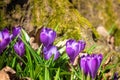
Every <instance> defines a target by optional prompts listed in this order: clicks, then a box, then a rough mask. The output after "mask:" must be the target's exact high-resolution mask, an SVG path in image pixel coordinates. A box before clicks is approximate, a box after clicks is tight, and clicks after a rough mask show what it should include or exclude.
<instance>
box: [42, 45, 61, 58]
mask: <svg viewBox="0 0 120 80" xmlns="http://www.w3.org/2000/svg"><path fill="white" fill-rule="evenodd" d="M43 53H44V57H45V59H46V60H49V59H50V58H51V56H52V55H54V60H56V59H58V57H59V56H60V53H59V52H58V50H57V47H56V46H49V47H44V48H43Z"/></svg>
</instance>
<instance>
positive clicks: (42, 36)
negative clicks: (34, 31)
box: [40, 33, 49, 46]
mask: <svg viewBox="0 0 120 80" xmlns="http://www.w3.org/2000/svg"><path fill="white" fill-rule="evenodd" d="M40 40H41V42H42V43H43V45H44V46H48V45H49V41H48V40H49V37H48V36H47V35H46V34H45V33H41V34H40Z"/></svg>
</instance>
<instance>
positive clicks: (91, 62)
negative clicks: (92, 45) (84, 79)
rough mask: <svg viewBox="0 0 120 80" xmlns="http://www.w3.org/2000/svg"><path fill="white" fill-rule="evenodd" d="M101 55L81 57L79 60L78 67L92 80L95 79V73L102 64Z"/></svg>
mask: <svg viewBox="0 0 120 80" xmlns="http://www.w3.org/2000/svg"><path fill="white" fill-rule="evenodd" d="M102 58H103V56H102V54H92V55H87V56H82V57H81V59H80V67H81V69H82V71H83V72H84V74H85V75H88V74H89V75H90V76H91V77H92V79H95V77H96V74H97V71H98V69H99V67H100V64H101V62H102Z"/></svg>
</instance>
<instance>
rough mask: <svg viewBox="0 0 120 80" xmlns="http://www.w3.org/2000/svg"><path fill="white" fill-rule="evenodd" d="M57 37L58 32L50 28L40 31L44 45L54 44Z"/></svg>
mask: <svg viewBox="0 0 120 80" xmlns="http://www.w3.org/2000/svg"><path fill="white" fill-rule="evenodd" d="M55 38H56V32H55V31H53V30H52V29H49V28H43V29H42V30H41V33H40V41H41V42H42V43H43V45H44V46H46V47H47V46H49V45H52V44H53V42H54V40H55Z"/></svg>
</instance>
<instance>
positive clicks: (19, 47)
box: [14, 40, 25, 56]
mask: <svg viewBox="0 0 120 80" xmlns="http://www.w3.org/2000/svg"><path fill="white" fill-rule="evenodd" d="M14 50H15V52H16V53H17V54H18V55H19V56H23V55H24V53H25V46H24V43H23V42H22V41H21V40H19V41H18V42H17V43H16V44H15V45H14Z"/></svg>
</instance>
